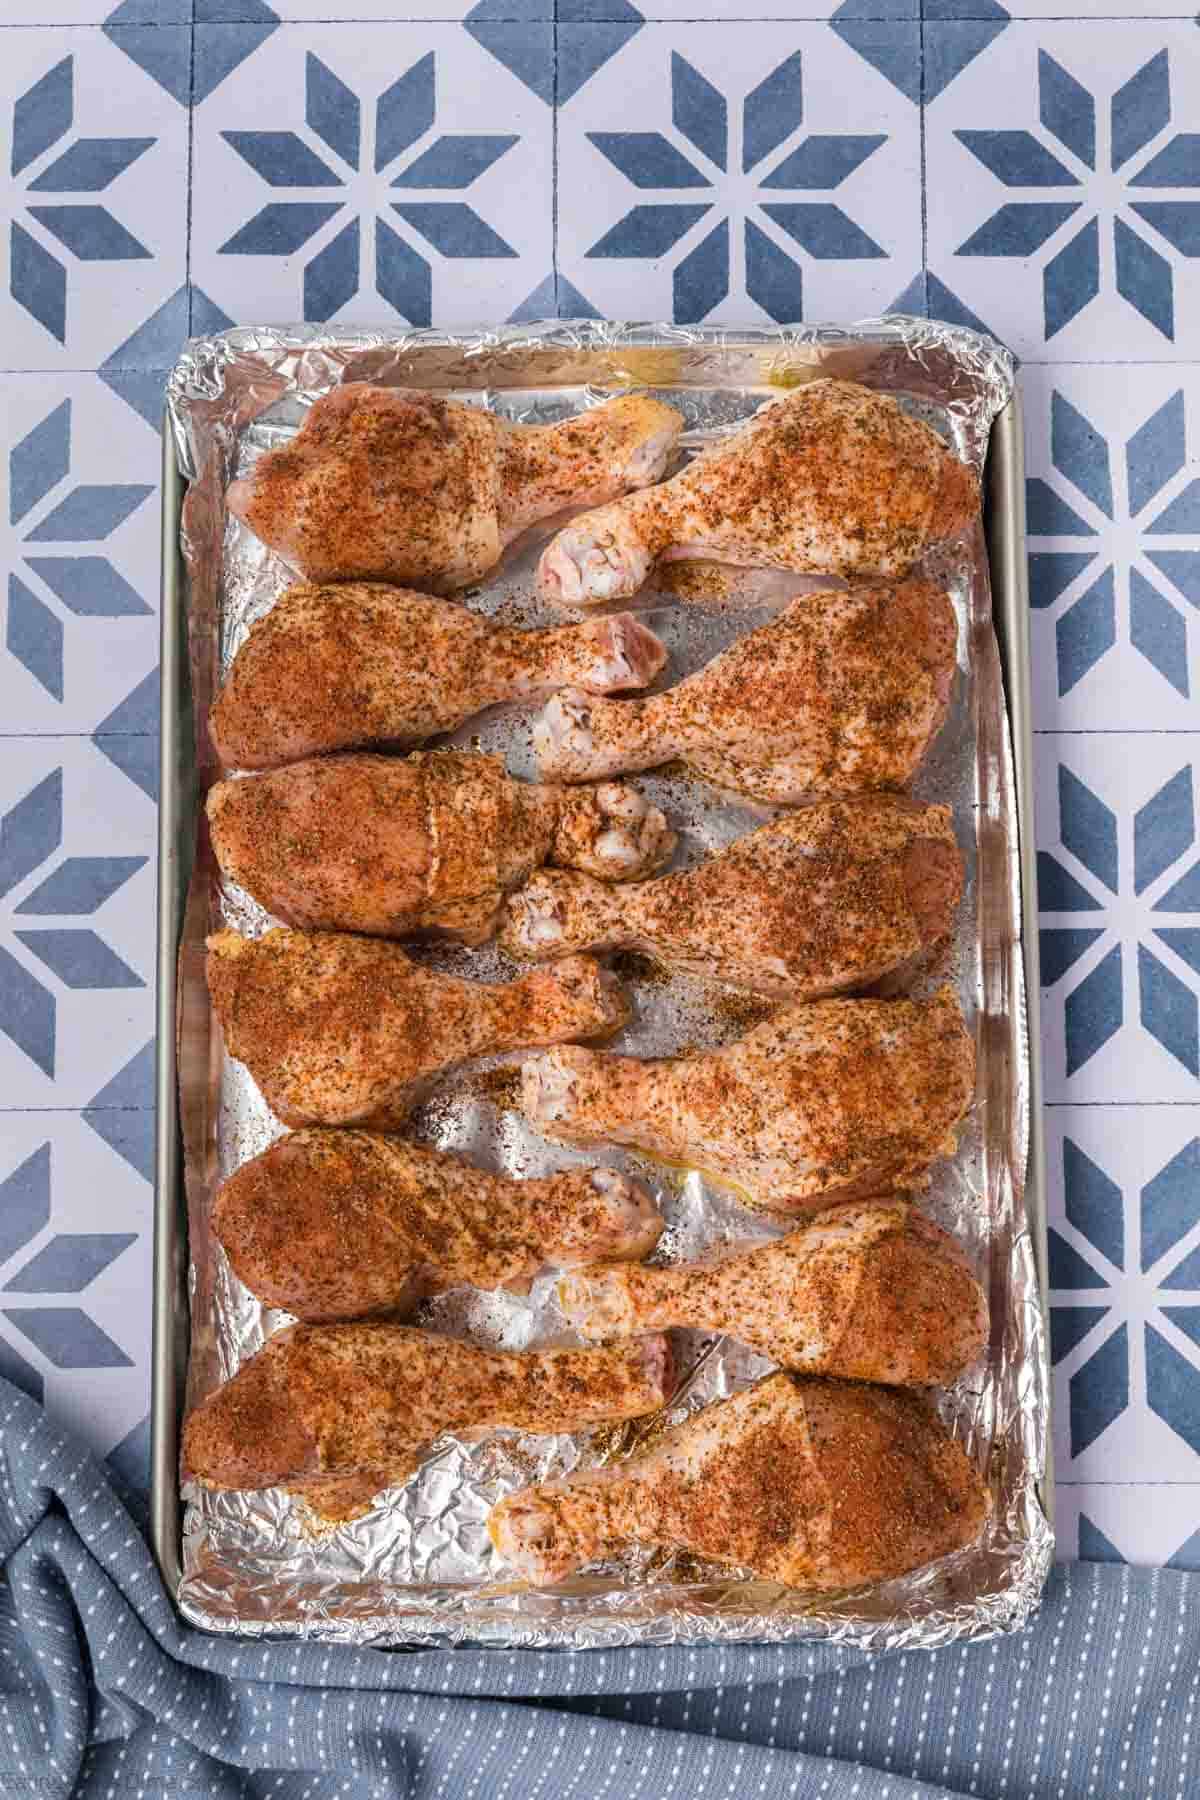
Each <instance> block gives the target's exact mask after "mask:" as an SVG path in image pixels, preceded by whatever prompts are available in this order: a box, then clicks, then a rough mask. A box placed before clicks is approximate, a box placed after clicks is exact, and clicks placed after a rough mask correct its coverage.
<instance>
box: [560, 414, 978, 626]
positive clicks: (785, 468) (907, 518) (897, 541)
mask: <svg viewBox="0 0 1200 1800" xmlns="http://www.w3.org/2000/svg"><path fill="white" fill-rule="evenodd" d="M978 507H979V488H978V484H977V482H976V480H975V477H974V475H973V474H972V473H971V471H970V469H968V468H967V466H966V464H965V463H962V462H960V461H959V459H958V458H957V457H956V456H955V454H954V452H953V451H952V450H950V449H949V448H948V446H947V445H946V444H944V443H943V442H942V440H941V438H939V437H938V435H937V433H936V432H934V431H931V430H930V428H929V426H927V425H923V424H921V422H920V421H919V420H917V419H913V418H910V417H909V415H908V414H907V413H905V412H904V411H903V409H902V408H901V406H900V405H899V403H898V401H896V400H895V399H893V398H892V396H891V395H888V394H878V393H873V392H872V391H871V390H870V389H869V388H864V387H859V386H857V385H856V384H855V383H854V382H850V381H832V380H822V381H813V382H809V383H808V384H807V386H805V387H802V388H799V389H798V390H797V391H796V392H795V393H792V394H789V395H787V396H786V398H784V399H781V400H776V401H774V402H772V403H771V404H769V405H767V406H764V407H763V408H762V409H761V410H760V411H759V412H757V413H756V414H755V416H754V417H753V419H751V420H750V422H749V424H747V425H745V426H744V427H743V428H742V429H741V430H740V431H738V432H736V433H735V434H734V435H733V436H731V437H728V438H724V439H722V441H721V442H720V443H717V444H714V445H712V446H711V447H710V448H709V449H707V450H705V451H703V452H702V453H701V455H699V456H697V457H696V458H695V459H694V460H693V461H692V462H691V463H690V464H689V465H688V467H687V468H685V469H683V470H682V471H681V472H680V473H679V474H678V475H676V476H675V477H674V478H673V480H671V481H668V482H665V483H664V484H663V485H662V486H661V487H656V488H654V489H652V490H650V491H648V492H646V493H643V494H635V495H631V496H630V497H629V498H627V499H625V500H619V501H616V502H615V503H614V504H612V505H609V506H605V507H602V508H601V509H600V510H599V511H597V512H590V513H585V514H584V516H583V517H582V518H579V519H575V520H574V521H573V522H572V523H571V524H569V525H567V526H566V527H565V528H564V530H562V531H560V532H559V533H558V535H557V537H555V538H554V539H553V540H552V541H551V543H550V544H549V546H548V547H547V549H546V551H545V552H544V554H543V556H542V561H541V565H540V568H539V571H538V573H539V578H540V581H541V586H542V590H543V592H544V593H545V594H546V596H547V598H548V599H550V600H555V601H561V602H563V603H565V604H566V605H568V606H589V605H592V604H594V603H595V602H597V601H602V600H615V599H617V598H620V597H627V596H629V595H631V594H635V593H636V592H637V590H638V589H639V588H640V587H641V586H642V583H643V582H644V581H645V580H646V577H647V576H648V575H649V573H650V571H651V569H652V568H653V566H654V564H655V563H656V562H658V561H660V560H662V559H664V558H675V557H712V558H715V559H716V560H717V561H718V562H727V563H739V564H743V565H748V566H750V567H757V568H775V569H790V570H793V571H795V572H797V573H800V574H810V575H837V576H846V577H854V576H896V575H903V574H905V573H906V572H907V571H908V569H910V568H911V567H912V565H913V563H914V562H916V560H917V558H918V557H919V556H920V555H921V553H922V551H923V550H924V549H925V548H926V546H927V545H928V544H932V543H936V542H937V541H938V540H939V539H940V538H947V537H953V536H954V534H955V533H956V532H958V531H961V530H962V528H963V526H964V525H966V524H967V523H968V522H969V521H970V519H971V518H972V517H973V516H974V514H975V513H976V511H977V510H978Z"/></svg>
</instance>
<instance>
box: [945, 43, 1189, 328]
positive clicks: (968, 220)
mask: <svg viewBox="0 0 1200 1800" xmlns="http://www.w3.org/2000/svg"><path fill="white" fill-rule="evenodd" d="M955 29H956V27H955V26H954V25H952V24H945V25H942V24H936V23H930V24H927V26H926V39H927V55H928V54H929V50H928V44H929V41H930V40H931V39H932V41H933V43H934V45H935V46H936V44H937V41H938V39H939V35H940V34H946V33H949V34H953V32H954V31H955ZM934 54H935V55H936V49H935V51H934ZM1198 89H1200V33H1198V32H1197V31H1196V29H1195V26H1194V25H1189V24H1185V23H1183V22H1182V21H1180V22H1175V23H1172V22H1169V21H1167V20H1164V19H1155V20H1152V21H1151V20H1146V21H1144V22H1143V21H1133V20H1126V21H1122V22H1117V21H1111V22H1104V23H1097V24H1095V25H1094V26H1092V27H1091V28H1090V29H1089V30H1087V31H1082V30H1080V29H1079V27H1078V25H1072V24H1070V23H1063V24H1057V25H1052V24H1045V25H1043V24H1037V23H1034V22H1029V21H1026V20H1019V21H1017V20H1014V21H1013V23H1012V24H1011V25H1009V26H1008V27H1007V28H1006V29H1005V30H1003V31H1002V32H1001V33H1000V34H999V35H998V36H997V37H996V38H995V40H994V41H993V42H992V43H991V44H990V45H989V46H988V47H987V49H986V50H985V51H984V52H983V53H982V54H981V55H980V56H978V57H977V58H976V59H975V60H974V61H973V62H972V63H971V65H970V67H969V68H967V69H965V70H964V71H963V73H961V74H960V75H959V76H958V77H957V79H955V80H954V81H953V82H952V83H951V84H950V85H949V86H948V87H947V88H946V89H945V91H944V92H942V93H941V94H939V95H938V96H937V98H935V99H934V100H933V101H932V102H931V104H930V106H929V107H928V111H927V126H926V144H927V158H928V162H929V166H930V167H931V168H932V169H933V170H935V171H936V180H937V192H938V204H937V206H936V207H934V206H930V207H929V208H928V209H927V216H928V220H929V260H930V263H931V264H932V265H933V266H934V267H936V268H937V269H938V271H939V273H940V274H941V275H942V276H943V278H944V279H945V280H946V281H947V282H948V283H949V285H950V286H951V287H952V288H953V290H954V292H955V293H956V294H958V295H959V296H960V297H961V298H962V300H963V301H964V303H965V304H966V305H968V306H970V307H973V308H975V309H976V310H977V311H978V312H979V313H980V314H981V316H982V317H984V318H986V319H988V321H989V322H990V324H991V326H992V328H993V329H994V330H995V331H996V332H998V333H999V334H1000V335H1001V336H1002V337H1004V338H1005V340H1006V341H1007V342H1008V343H1009V344H1010V345H1011V346H1012V348H1013V349H1014V350H1016V351H1017V352H1018V353H1019V354H1021V355H1024V356H1034V357H1038V358H1043V357H1045V356H1046V355H1047V354H1049V355H1052V356H1054V357H1055V358H1061V359H1062V360H1064V361H1069V360H1071V359H1074V358H1081V359H1085V360H1087V361H1109V362H1112V361H1120V360H1134V359H1136V360H1151V361H1154V360H1157V361H1163V362H1169V361H1172V360H1174V359H1176V358H1179V357H1186V356H1193V355H1196V354H1197V353H1200V304H1198V303H1200V265H1198V264H1197V260H1196V258H1197V252H1198V250H1200V158H1198V157H1197V153H1196V145H1197V139H1196V135H1195V133H1194V132H1192V131H1191V130H1190V129H1189V123H1190V121H1191V120H1192V119H1194V116H1195V101H1194V96H1195V95H1196V93H1197V91H1198Z"/></svg>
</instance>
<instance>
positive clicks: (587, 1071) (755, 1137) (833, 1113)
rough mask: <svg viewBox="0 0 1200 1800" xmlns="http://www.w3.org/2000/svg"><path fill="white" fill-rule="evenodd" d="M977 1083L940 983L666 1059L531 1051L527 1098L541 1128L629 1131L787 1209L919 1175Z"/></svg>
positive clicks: (785, 1018) (822, 1007)
mask: <svg viewBox="0 0 1200 1800" xmlns="http://www.w3.org/2000/svg"><path fill="white" fill-rule="evenodd" d="M974 1086H975V1046H974V1043H973V1042H972V1040H971V1038H970V1037H969V1036H968V1035H967V1031H966V1027H965V1025H964V1023H963V1016H962V1010H961V1008H960V1006H959V1004H958V1000H957V998H956V997H955V995H954V993H953V991H952V990H951V989H950V988H948V987H947V988H941V989H940V990H939V991H938V993H937V994H935V995H934V997H933V999H932V1000H928V1001H916V1000H815V1001H812V1002H810V1003H809V1004H808V1005H804V1006H789V1007H786V1008H784V1009H783V1010H782V1011H780V1012H778V1013H776V1014H775V1015H774V1016H773V1017H772V1018H770V1019H767V1020H766V1021H765V1022H764V1023H763V1024H761V1025H756V1026H755V1027H754V1029H753V1030H752V1031H748V1032H747V1033H746V1035H745V1036H744V1037H742V1038H739V1039H738V1040H737V1041H736V1042H735V1043H732V1044H727V1045H726V1046H725V1047H724V1049H721V1050H712V1051H708V1052H706V1053H704V1054H697V1055H694V1056H684V1057H677V1058H672V1059H669V1060H666V1061H653V1062H651V1061H640V1060H639V1059H637V1058H636V1057H628V1056H613V1055H608V1054H603V1053H596V1052H592V1051H587V1050H580V1049H574V1048H572V1049H565V1050H555V1051H551V1052H550V1053H549V1054H548V1055H545V1056H533V1057H530V1058H529V1059H528V1060H527V1061H526V1063H525V1064H524V1066H523V1068H522V1070H521V1108H522V1110H523V1112H524V1113H525V1115H526V1117H527V1118H528V1119H529V1120H530V1122H531V1123H532V1124H534V1125H536V1126H537V1128H538V1130H539V1131H541V1132H542V1133H543V1134H544V1135H545V1136H546V1137H550V1138H557V1139H562V1140H564V1141H566V1142H568V1143H572V1144H597V1143H603V1142H605V1141H606V1140H607V1141H609V1142H613V1143H618V1144H629V1145H632V1146H633V1147H634V1148H636V1149H641V1150H645V1151H648V1152H649V1153H650V1154H651V1155H652V1156H660V1157H663V1158H665V1159H666V1160H667V1161H668V1162H672V1163H680V1164H684V1165H686V1166H689V1167H692V1168H699V1169H705V1170H707V1171H708V1172H709V1173H710V1174H712V1175H713V1176H714V1177H715V1178H716V1179H717V1180H718V1181H723V1182H727V1183H728V1184H729V1185H730V1186H731V1187H734V1188H737V1189H740V1190H741V1192H742V1194H743V1196H744V1197H745V1199H746V1200H748V1201H749V1202H750V1204H751V1205H753V1206H761V1207H764V1208H765V1209H766V1210H767V1211H769V1212H771V1211H773V1212H778V1213H784V1214H789V1213H803V1212H812V1211H815V1210H818V1209H819V1208H820V1207H822V1206H825V1205H828V1203H829V1202H830V1200H833V1199H835V1198H837V1199H842V1200H858V1199H862V1198H864V1197H865V1196H868V1195H871V1194H878V1193H880V1192H881V1191H886V1190H887V1189H888V1188H889V1187H904V1188H909V1187H922V1186H924V1185H925V1181H926V1172H927V1170H928V1168H929V1165H930V1164H931V1163H932V1162H933V1161H934V1159H935V1158H936V1157H937V1156H939V1155H942V1154H949V1153H950V1152H951V1151H952V1150H953V1149H954V1144H955V1127H956V1126H957V1124H958V1122H959V1120H960V1119H961V1118H962V1116H963V1114H964V1113H965V1112H966V1110H967V1108H968V1106H970V1104H971V1096H972V1092H973V1090H974Z"/></svg>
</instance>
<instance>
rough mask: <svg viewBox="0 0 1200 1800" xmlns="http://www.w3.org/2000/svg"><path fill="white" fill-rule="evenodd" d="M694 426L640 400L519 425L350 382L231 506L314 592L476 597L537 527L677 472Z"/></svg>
mask: <svg viewBox="0 0 1200 1800" xmlns="http://www.w3.org/2000/svg"><path fill="white" fill-rule="evenodd" d="M682 429H683V420H682V418H681V417H680V415H679V414H678V413H677V412H675V411H674V409H673V408H672V407H669V406H664V405H662V404H661V402H660V401H657V400H651V399H649V398H648V397H647V396H645V395H641V394H626V395H621V396H619V397H618V398H616V399H614V400H609V401H606V402H605V404H604V405H602V406H597V407H594V408H593V409H592V410H591V411H589V412H585V413H581V414H579V415H578V416H577V417H575V418H571V419H564V420H562V421H561V423H559V424H556V425H535V426H528V425H510V424H508V423H506V422H505V421H504V420H503V419H499V418H497V417H496V416H495V415H494V414H493V413H490V412H486V411H484V410H483V408H481V407H475V406H461V405H459V404H457V403H456V402H455V401H453V400H442V399H439V398H437V397H436V396H435V395H432V394H418V393H405V392H402V391H401V390H399V389H397V388H381V387H371V386H369V385H368V384H367V383H365V382H347V383H346V385H345V386H344V387H339V388H334V389H333V391H332V393H328V394H324V395H322V396H321V398H320V399H319V400H316V401H314V403H313V405H312V406H311V407H310V408H309V412H308V417H307V418H306V420H305V421H304V425H303V427H302V429H301V430H300V431H299V432H298V433H297V435H296V437H295V438H293V439H292V441H291V442H290V443H288V444H285V445H284V446H283V447H282V448H281V449H279V450H269V451H268V452H267V453H266V454H265V455H264V456H262V457H260V458H259V460H258V462H257V463H256V464H255V466H254V469H253V470H252V472H251V474H250V475H249V476H248V477H247V478H246V479H245V480H243V481H235V482H234V483H233V484H232V485H231V487H230V488H229V491H228V493H227V495H226V504H227V506H228V507H229V510H230V512H232V513H233V514H235V515H236V517H238V518H239V519H241V520H243V521H244V523H245V524H246V525H248V526H249V527H250V530H251V531H253V532H254V534H255V536H256V537H259V538H261V539H262V541H263V543H265V544H267V545H269V547H270V548H271V549H272V550H275V551H277V552H278V554H279V555H280V556H281V557H282V558H283V560H284V561H285V562H286V563H288V564H290V566H291V567H292V568H294V569H296V570H297V571H298V572H299V573H300V574H301V575H303V576H304V577H305V579H306V580H308V581H394V582H397V583H399V585H400V586H401V587H416V588H422V589H426V590H428V591H430V592H434V593H449V592H451V591H453V590H454V589H455V588H462V587H469V586H470V585H471V584H472V583H473V582H476V581H479V580H480V579H481V578H482V577H483V576H484V575H486V574H487V572H488V570H489V569H492V568H494V567H495V565H496V563H497V562H498V561H499V560H500V553H501V551H502V549H503V548H504V546H505V544H507V543H509V542H510V541H511V540H512V539H513V538H514V537H516V536H518V535H519V533H520V532H522V531H524V530H525V529H526V527H527V526H529V525H532V524H533V523H534V522H535V521H536V520H537V519H541V518H546V517H548V516H549V515H550V514H551V513H555V512H559V511H560V510H561V509H562V508H563V507H564V506H567V505H571V504H574V505H584V506H595V505H599V504H601V503H602V502H604V501H606V500H611V499H613V498H614V497H615V496H617V495H618V494H625V493H628V492H629V490H630V489H631V488H638V487H645V486H646V485H647V484H648V483H650V482H652V481H657V480H658V479H659V478H660V476H662V474H663V473H664V472H665V470H666V467H667V464H668V462H669V460H670V457H671V454H672V452H673V450H674V448H675V443H676V441H677V439H678V437H679V434H680V432H681V430H682Z"/></svg>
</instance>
